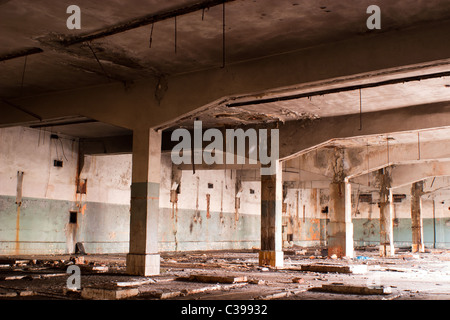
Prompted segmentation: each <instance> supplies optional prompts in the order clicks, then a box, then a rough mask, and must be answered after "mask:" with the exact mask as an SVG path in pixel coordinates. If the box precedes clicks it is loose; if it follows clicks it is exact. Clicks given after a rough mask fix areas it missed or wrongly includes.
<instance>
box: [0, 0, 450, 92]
mask: <svg viewBox="0 0 450 320" xmlns="http://www.w3.org/2000/svg"><path fill="white" fill-rule="evenodd" d="M198 2H201V1H200V0H197V1H194V0H176V1H175V0H173V1H157V0H147V1H141V0H129V1H120V0H109V1H102V2H98V1H97V2H95V1H88V0H79V1H77V5H78V6H79V7H80V8H81V14H82V20H81V24H82V28H81V30H68V29H67V27H66V19H67V18H68V16H69V14H67V13H66V8H67V7H68V6H69V5H71V4H73V1H66V0H58V1H56V0H42V1H39V2H36V1H31V0H28V1H27V0H15V1H0V28H1V30H2V32H1V34H0V56H5V55H7V54H10V53H13V52H17V51H20V50H23V49H26V48H30V47H37V48H40V49H42V50H43V52H42V53H38V54H35V55H30V56H29V57H28V58H27V65H26V70H25V75H24V77H23V88H22V76H23V70H24V60H25V58H24V57H21V58H17V59H12V60H7V61H4V62H2V63H1V64H0V68H1V69H0V70H1V72H0V83H1V86H0V97H2V98H13V97H17V96H20V95H35V94H40V93H44V92H49V91H59V90H67V89H73V88H78V87H84V86H90V85H98V84H103V83H107V82H109V81H132V80H137V79H142V78H146V77H149V76H157V77H159V76H161V75H173V74H179V73H186V72H190V71H194V70H199V69H205V68H216V67H220V66H221V65H222V53H223V52H222V6H221V5H219V6H215V7H212V8H210V9H209V10H206V11H205V12H204V13H203V11H201V10H200V11H197V12H193V13H189V14H186V15H182V16H179V17H178V18H177V52H176V53H175V41H174V40H175V32H174V30H175V27H174V19H168V20H164V21H160V22H157V23H156V24H155V25H154V31H153V37H152V47H151V48H149V38H150V31H151V25H147V26H142V27H140V28H136V29H132V30H129V31H126V32H122V33H118V34H115V35H112V36H109V37H104V38H101V39H98V40H94V41H92V42H91V44H90V45H91V48H92V49H93V50H94V52H95V53H96V55H97V57H98V58H99V60H100V62H101V64H102V67H103V69H104V71H103V70H102V67H101V66H100V65H99V64H98V63H97V61H96V59H95V57H94V55H93V53H92V51H91V50H90V48H89V47H88V45H87V44H86V43H81V44H75V45H72V46H68V47H65V46H63V45H61V43H60V42H58V41H59V40H64V39H70V37H71V36H77V35H83V34H87V33H90V32H93V31H97V30H104V29H107V28H109V27H111V26H114V25H117V24H120V23H122V22H126V21H130V20H132V19H135V18H139V17H143V16H146V15H150V14H156V13H159V12H163V11H170V10H175V9H176V8H183V7H185V6H188V5H191V4H193V3H198ZM371 4H377V5H379V6H380V7H381V8H382V10H383V11H382V12H383V20H382V27H383V32H387V31H390V30H393V29H400V28H406V27H410V26H412V25H414V26H417V25H420V24H422V23H429V22H433V21H439V20H443V19H448V18H450V3H449V2H448V1H445V0H435V1H417V0H406V1H401V2H400V1H395V2H394V1H389V0H383V1H372V0H370V1H339V2H337V1H326V0H321V1H306V0H278V1H273V0H236V1H231V2H228V3H227V4H226V61H227V63H235V62H238V61H244V60H249V59H257V58H260V57H264V56H269V55H274V54H280V53H284V52H288V51H292V50H299V49H302V48H307V47H311V46H316V45H320V44H322V43H327V42H333V41H338V40H342V39H347V38H351V37H365V36H368V37H370V36H371V34H370V32H369V31H368V30H367V28H366V19H367V17H368V15H367V14H366V9H367V7H368V6H369V5H371ZM202 17H203V19H202ZM105 73H106V74H107V75H108V76H109V78H108V77H107V76H105Z"/></svg>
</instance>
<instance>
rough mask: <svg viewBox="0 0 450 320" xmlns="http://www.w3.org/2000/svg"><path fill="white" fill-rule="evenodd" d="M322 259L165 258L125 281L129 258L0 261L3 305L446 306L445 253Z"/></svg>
mask: <svg viewBox="0 0 450 320" xmlns="http://www.w3.org/2000/svg"><path fill="white" fill-rule="evenodd" d="M323 253H324V250H323V249H321V248H300V247H298V248H291V249H289V250H286V251H285V255H284V267H283V268H278V269H274V268H268V267H260V266H259V265H258V251H256V250H246V251H210V252H183V253H162V254H161V274H160V275H158V276H153V277H139V276H130V275H127V274H126V267H125V261H126V255H91V254H88V255H82V256H81V255H55V256H20V257H17V256H15V257H6V256H3V257H2V256H0V300H30V299H32V300H35V299H45V300H47V299H51V300H53V299H58V300H78V299H94V300H100V299H106V300H114V299H132V300H425V299H430V300H450V250H438V249H432V250H429V249H427V252H425V253H411V252H410V251H409V250H398V252H397V254H396V256H395V257H391V258H381V257H379V254H378V251H377V250H376V249H375V248H359V250H356V254H355V258H353V259H330V258H327V257H326V256H323ZM72 265H75V266H77V267H78V268H79V270H80V277H79V279H80V283H79V285H80V288H71V285H69V283H68V282H70V283H71V284H72V285H73V284H74V282H71V281H72V280H71V279H73V277H72V276H73V274H72V273H68V268H69V267H70V266H72ZM69 271H70V269H69ZM70 277H72V278H70ZM68 280H69V281H68Z"/></svg>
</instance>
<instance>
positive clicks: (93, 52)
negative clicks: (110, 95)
mask: <svg viewBox="0 0 450 320" xmlns="http://www.w3.org/2000/svg"><path fill="white" fill-rule="evenodd" d="M86 44H87V46H88V47H89V49H90V50H91V52H92V54H93V55H94V58H95V60H97V63H98V65H99V66H100V68H101V69H102V71H103V74H104V75H105V76H106V77H107V78H108V79H109V80H110V77H109V75H108V74H107V73H106V70H105V68H103V65H102V63H101V62H100V60H99V59H98V57H97V55H96V54H95V51H94V49H92V47H91V44H90V42H86Z"/></svg>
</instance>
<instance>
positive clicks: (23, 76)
mask: <svg viewBox="0 0 450 320" xmlns="http://www.w3.org/2000/svg"><path fill="white" fill-rule="evenodd" d="M27 60H28V55H26V56H25V62H24V64H23V71H22V82H21V85H20V96H22V92H23V84H24V80H25V70H26V68H27Z"/></svg>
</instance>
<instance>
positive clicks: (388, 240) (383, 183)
mask: <svg viewBox="0 0 450 320" xmlns="http://www.w3.org/2000/svg"><path fill="white" fill-rule="evenodd" d="M378 180H379V183H380V203H379V207H380V256H381V257H386V256H394V254H395V248H394V225H393V221H392V219H393V216H394V213H393V210H394V198H393V194H392V189H391V181H392V178H391V174H390V172H389V169H381V170H379V171H378Z"/></svg>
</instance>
